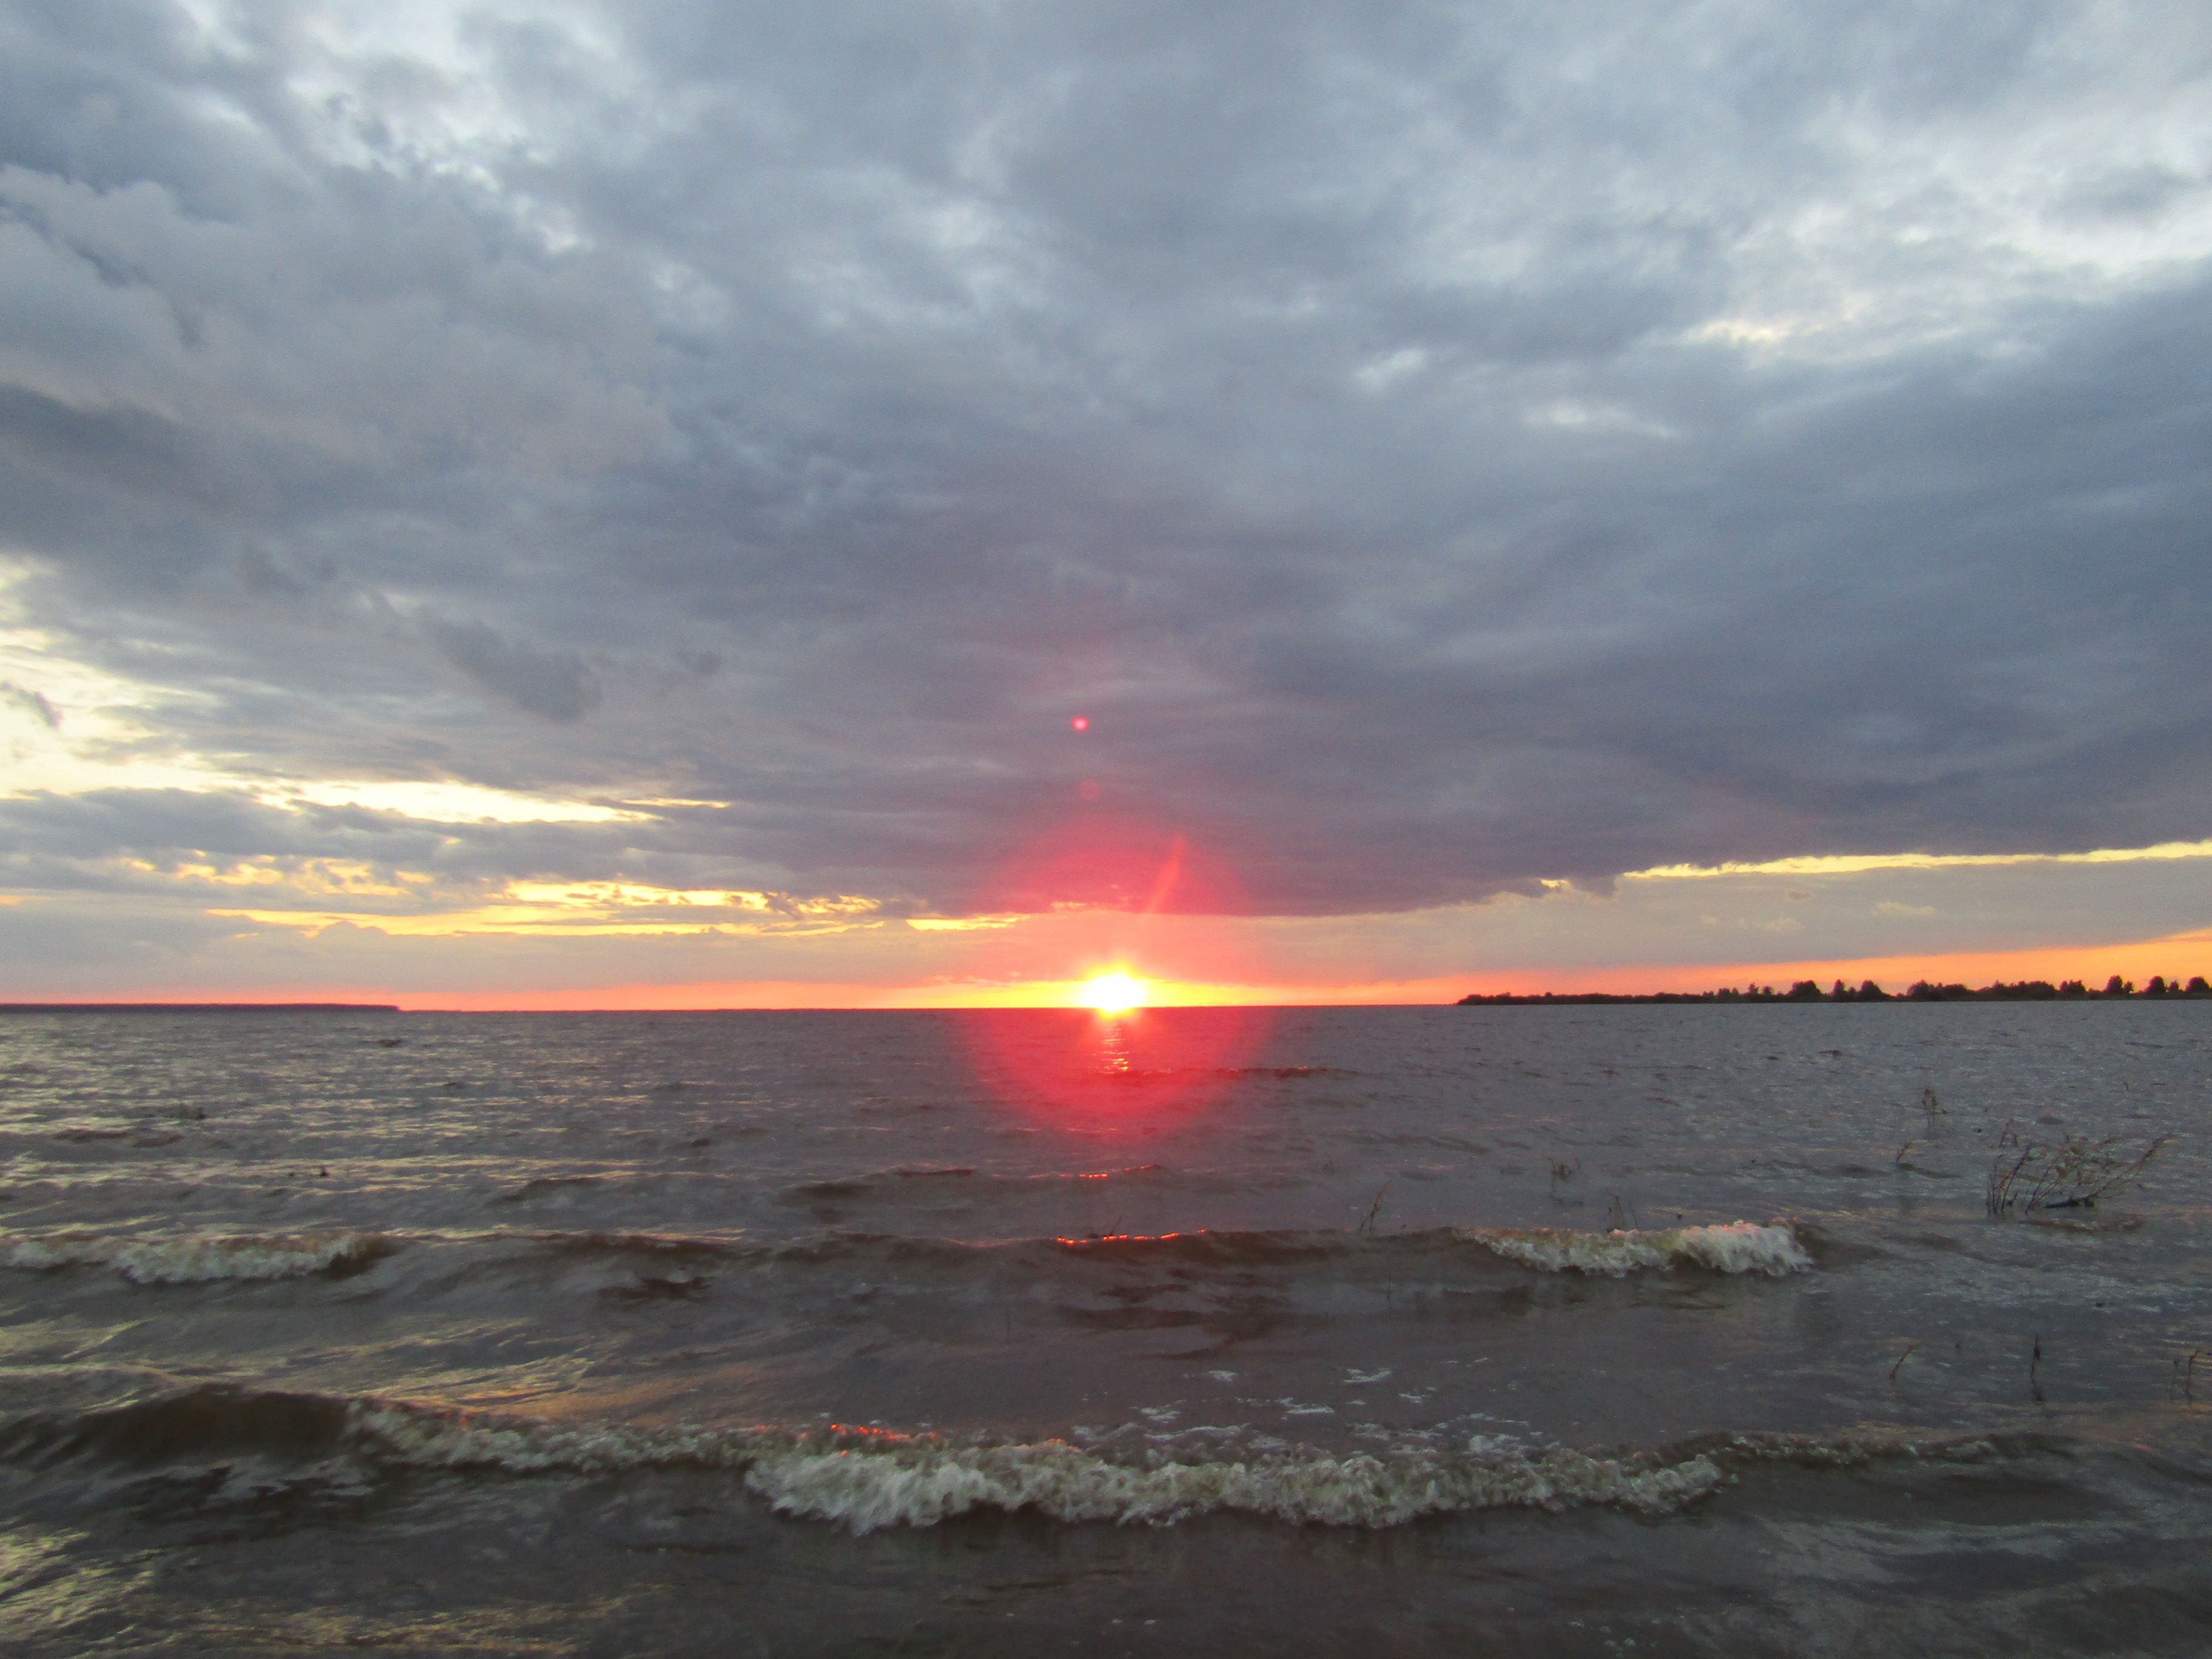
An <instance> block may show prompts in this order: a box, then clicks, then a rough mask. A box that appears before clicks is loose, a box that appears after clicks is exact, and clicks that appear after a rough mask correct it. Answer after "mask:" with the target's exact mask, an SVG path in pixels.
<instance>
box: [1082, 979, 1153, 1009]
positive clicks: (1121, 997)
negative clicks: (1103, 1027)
mask: <svg viewBox="0 0 2212 1659" xmlns="http://www.w3.org/2000/svg"><path fill="white" fill-rule="evenodd" d="M1151 1000H1152V987H1151V986H1149V985H1147V984H1146V982H1145V981H1143V980H1141V979H1139V978H1137V977H1136V976H1135V975H1133V974H1124V973H1112V974H1099V975H1096V976H1094V977H1092V978H1091V979H1087V980H1085V981H1084V982H1083V989H1082V992H1081V994H1080V996H1079V1001H1080V1002H1081V1003H1082V1005H1083V1006H1085V1007H1086V1008H1096V1009H1097V1011H1098V1012H1100V1013H1102V1014H1126V1013H1127V1012H1129V1011H1130V1010H1131V1009H1132V1008H1141V1007H1143V1006H1145V1005H1146V1003H1147V1002H1149V1001H1151Z"/></svg>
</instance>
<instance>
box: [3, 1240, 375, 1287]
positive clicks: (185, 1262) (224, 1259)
mask: <svg viewBox="0 0 2212 1659" xmlns="http://www.w3.org/2000/svg"><path fill="white" fill-rule="evenodd" d="M397 1248H398V1245H397V1243H396V1242H395V1241H394V1240H392V1238H390V1237H387V1236H386V1235H385V1234H382V1233H368V1232H342V1231H333V1232H312V1233H290V1234H260V1233H233V1234H224V1235H208V1236H200V1237H189V1238H88V1237H64V1236H50V1237H45V1238H15V1239H10V1240H9V1241H7V1242H6V1243H4V1244H0V1266H5V1267H15V1268H19V1269H22V1270H25V1271H28V1272H33V1273H40V1272H47V1271H51V1270H52V1269H56V1268H60V1267H112V1268H113V1269H114V1270H115V1271H116V1272H117V1273H120V1274H122V1276H123V1277H124V1278H125V1279H129V1280H130V1281H131V1283H132V1284H134V1285H204V1284H211V1283H214V1282H216V1281H218V1280H223V1279H298V1278H301V1277H303V1276H305V1275H307V1274H309V1273H323V1274H326V1275H328V1276H330V1277H331V1278H343V1277H345V1276H346V1275H348V1274H349V1273H360V1272H362V1270H364V1269H365V1268H367V1267H368V1266H369V1265H370V1264H371V1263H373V1262H374V1261H376V1260H377V1259H378V1258H380V1257H381V1256H384V1255H389V1254H390V1253H391V1252H392V1250H393V1249H397Z"/></svg>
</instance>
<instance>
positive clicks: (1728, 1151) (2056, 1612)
mask: <svg viewBox="0 0 2212 1659" xmlns="http://www.w3.org/2000/svg"><path fill="white" fill-rule="evenodd" d="M2206 1012H2207V1011H2206V1008H2205V1006H2203V1005H2202V1004H2193V1003H2173V1004H2142V1003H2136V1004H2124V1005H2120V1004H2114V1005H2106V1004H2099V1005H2093V1006H2049V1005H2029V1006H2004V1005H1945V1006H1805V1007H1796V1006H1779V1007H1747V1008H1729V1007H1714V1008H1705V1007H1699V1008H1639V1007H1597V1008H1533V1009H1514V1008H1497V1009H1461V1008H1438V1009H1369V1010H1333V1011H1291V1012H1277V1013H1273V1014H1255V1013H1249V1012H1221V1011H1175V1012H1164V1011H1154V1012H1148V1013H1145V1014H1141V1015H1138V1016H1134V1017H1132V1018H1127V1019H1124V1020H1121V1021H1102V1020H1100V1019H1099V1018H1097V1017H1094V1016H1092V1015H1090V1014H1088V1013H1071V1014H1065V1015H1062V1014H1056V1013H1044V1012H1020V1013H1006V1014H904V1013H876V1014H854V1013H817V1014H808V1013H797V1014H794V1013H757V1014H751V1013H749V1014H701V1015H635V1014H632V1015H606V1016H568V1015H563V1016H545V1017H538V1016H523V1015H485V1016H462V1015H450V1016H446V1015H440V1016H426V1015H415V1016H406V1017H400V1016H392V1015H373V1014H359V1013H355V1014H306V1013H291V1014H276V1013H265V1014H257V1013H225V1014H198V1015H193V1014H93V1013H72V1014H15V1015H9V1016H0V1085H4V1094H0V1145H4V1149H5V1152H6V1155H7V1158H8V1163H7V1165H6V1170H5V1174H4V1176H3V1177H0V1269H4V1270H0V1308H4V1329H3V1330H0V1414H4V1418H5V1423H4V1425H0V1492H4V1498H0V1516H4V1522H5V1529H4V1533H3V1534H0V1539H4V1542H0V1642H7V1643H12V1644H15V1647H16V1648H17V1649H18V1650H22V1651H26V1652H40V1653H65V1652H66V1653H76V1652H86V1653H101V1654H118V1655H120V1654H171V1653H179V1654H181V1653H228V1652H234V1651H240V1650H258V1649H261V1648H275V1649H278V1650H283V1651H288V1652H299V1653H322V1652H330V1653H337V1652H346V1653H361V1652H377V1653H406V1654H414V1653H439V1654H450V1653H471V1654H475V1653H485V1654H493V1653H495V1654H507V1653H529V1654H548V1655H552V1654H608V1655H613V1654H629V1653H647V1652H650V1653H665V1654H693V1653H696V1654H702V1655H703V1654H716V1655H720V1654H738V1655H750V1654H755V1653H760V1654H785V1653H793V1654H802V1653H817V1652H819V1653H884V1654H889V1653H906V1654H924V1653H971V1652H972V1653H996V1652H1007V1653H1036V1652H1085V1653H1092V1652H1095V1653H1132V1654H1153V1653H1158V1654H1171V1653H1186V1652H1209V1653H1211V1652H1218V1651H1222V1650H1231V1651H1235V1650H1243V1649H1246V1648H1250V1649H1254V1650H1257V1649H1259V1648H1261V1647H1262V1646H1266V1647H1270V1648H1273V1649H1276V1650H1291V1651H1315V1652H1327V1651H1337V1650H1343V1649H1346V1648H1351V1647H1354V1646H1356V1647H1357V1648H1358V1649H1359V1650H1362V1651H1364V1652H1369V1653H1378V1654H1401V1653H1404V1654H1415V1653H1430V1652H1437V1653H1444V1652H1449V1653H1452V1654H1456V1655H1464V1654H1470V1653H1472V1654H1486V1653H1497V1654H1513V1655H1516V1656H1520V1655H1532V1654H1533V1655H1542V1654H1561V1655H1566V1654H1577V1655H1579V1654H1588V1653H1622V1654H1626V1653H1635V1654H1638V1655H1651V1654H1658V1655H1674V1654H1727V1655H1736V1654H1743V1655H1764V1654H1777V1655H1780V1654H1802V1653H1834V1654H1859V1653H1865V1654H1876V1653H1880V1654H1884V1655H1890V1654H1894V1653H1898V1652H1943V1653H1961V1654H1967V1653H1973V1654H1978V1653H1999V1652H2002V1653H2007V1654H2012V1653H2022V1652H2025V1653H2046V1652H2047V1653H2081V1652H2112V1653H2155V1654H2166V1653H2172V1654H2201V1653H2203V1652H2205V1651H2207V1650H2212V1557H2208V1555H2207V1553H2206V1551H2205V1546H2206V1544H2207V1543H2208V1542H2212V1442H2208V1437H2207V1433H2206V1429H2207V1425H2208V1423H2212V1304H2208V1297H2207V1295H2206V1287H2207V1285H2208V1283H2209V1282H2212V1279H2208V1272H2207V1270H2208V1267H2212V1227H2209V1226H2208V1222H2212V1210H2208V1208H2207V1206H2206V1202H2205V1194H2206V1193H2207V1191H2208V1188H2207V1185H2206V1176H2207V1173H2208V1168H2207V1159H2208V1156H2212V1135H2208V1133H2207V1131H2208V1127H2212V1126H2208V1123H2207V1112H2206V1102H2207V1097H2208V1085H2212V1064H2208V1062H2212V1044H2208V1041H2207V1032H2206V1025H2205V1015H2206ZM1926 1091H1934V1093H1933V1097H1932V1099H1931V1098H1930V1097H1929V1095H1928V1093H1927V1092H1926ZM2165 1133H2172V1135H2173V1136H2174V1137H2175V1139H2173V1140H2172V1142H2171V1143H2170V1144H2169V1145H2168V1146H2166V1148H2165V1149H2164V1150H2163V1152H2161V1153H2160V1157H2159V1158H2158V1159H2157V1160H2156V1161H2155V1162H2154V1164H2152V1165H2151V1166H2150V1169H2149V1170H2148V1174H2147V1176H2146V1177H2145V1179H2144V1180H2143V1181H2142V1183H2141V1184H2140V1185H2138V1186H2137V1187H2136V1188H2134V1189H2133V1190H2131V1191H2129V1192H2128V1193H2126V1194H2124V1195H2122V1196H2119V1197H2117V1198H2112V1199H2108V1200H2106V1201H2105V1202H2103V1203H2102V1204H2100V1205H2099V1206H2095V1207H2093V1208H2073V1209H2063V1210H2059V1209H2052V1210H2045V1211H2040V1212H2035V1213H2033V1214H2031V1215H2028V1216H2026V1217H2014V1218H2009V1219H2006V1220H2002V1221H1996V1220H1992V1219H1990V1218H1989V1217H1988V1216H1987V1215H1986V1214H1985V1212H1984V1195H1985V1182H1986V1176H1987V1174H1988V1171H1989V1170H1990V1167H1991V1164H1992V1162H1993V1160H1994V1159H1996V1158H1998V1157H1999V1156H2000V1154H2001V1152H2002V1155H2004V1156H2007V1157H2010V1156H2012V1155H2014V1154H2013V1152H2012V1150H2011V1149H2012V1148H2013V1147H2014V1146H2015V1144H2016V1143H2017V1142H2018V1141H2020V1140H2021V1139H2032V1140H2040V1141H2043V1142H2045V1143H2055V1142H2062V1141H2063V1140H2064V1139H2067V1138H2068V1137H2069V1136H2078V1135H2087V1136H2094V1137H2118V1145H2119V1149H2121V1150H2125V1151H2128V1152H2139V1151H2140V1150H2142V1148H2143V1147H2144V1146H2146V1145H2148V1142H2149V1141H2150V1139H2152V1138H2154V1137H2155V1136H2157V1135H2160V1134H2165ZM2199 1350H2203V1351H2204V1352H2201V1353H2198V1354H2197V1359H2196V1360H2195V1362H2194V1369H2193V1370H2191V1360H2190V1356H2191V1354H2192V1353H2197V1351H2199Z"/></svg>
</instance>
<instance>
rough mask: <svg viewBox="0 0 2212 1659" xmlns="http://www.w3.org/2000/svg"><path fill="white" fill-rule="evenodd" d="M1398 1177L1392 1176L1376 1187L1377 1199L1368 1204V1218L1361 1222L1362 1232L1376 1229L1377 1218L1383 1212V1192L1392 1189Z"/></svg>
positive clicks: (1360, 1229)
mask: <svg viewBox="0 0 2212 1659" xmlns="http://www.w3.org/2000/svg"><path fill="white" fill-rule="evenodd" d="M1397 1179H1398V1177H1397V1176H1391V1177H1390V1179H1389V1181H1386V1182H1383V1184H1382V1185H1381V1186H1380V1187H1377V1188H1376V1189H1375V1201H1374V1202H1373V1203H1372V1204H1370V1205H1369V1206H1367V1219H1366V1220H1364V1221H1363V1222H1361V1223H1360V1224H1359V1231H1361V1232H1363V1233H1371V1232H1373V1231H1375V1218H1376V1216H1378V1215H1380V1214H1382V1213H1383V1194H1385V1193H1387V1192H1389V1190H1390V1188H1392V1186H1394V1185H1395V1183H1396V1182H1397Z"/></svg>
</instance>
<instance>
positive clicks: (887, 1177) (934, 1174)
mask: <svg viewBox="0 0 2212 1659" xmlns="http://www.w3.org/2000/svg"><path fill="white" fill-rule="evenodd" d="M1166 1173H1167V1170H1166V1169H1165V1167H1164V1165H1161V1164H1132V1165H1130V1166H1128V1167H1127V1168H1126V1169H1120V1170H1055V1171H1054V1172H1053V1173H1051V1174H1048V1175H1014V1176H1005V1175H986V1174H983V1173H981V1172H980V1171H978V1170H974V1169H971V1168H969V1167H967V1166H964V1165H952V1166H947V1167H945V1168H929V1169H897V1170H875V1171H873V1172H872V1173H870V1174H866V1175H855V1176H833V1177H831V1178H830V1179H829V1180H825V1181H809V1182H801V1183H799V1185H797V1186H793V1187H787V1188H784V1192H783V1196H784V1197H785V1198H787V1199H789V1200H795V1201H798V1202H801V1203H823V1202H825V1201H834V1200H855V1199H881V1198H903V1197H908V1196H912V1195H914V1194H917V1193H919V1194H928V1193H931V1192H933V1191H936V1190H939V1189H944V1190H947V1191H950V1192H951V1193H952V1194H955V1195H957V1196H965V1195H966V1194H969V1193H981V1192H989V1193H992V1194H995V1195H1005V1194H1019V1193H1033V1192H1036V1191H1038V1190H1040V1189H1041V1188H1046V1187H1056V1186H1061V1185H1065V1184H1066V1183H1068V1182H1078V1181H1090V1182H1118V1181H1136V1182H1145V1181H1147V1180H1148V1179H1150V1178H1152V1177H1157V1176H1164V1175H1165V1174H1166Z"/></svg>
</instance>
